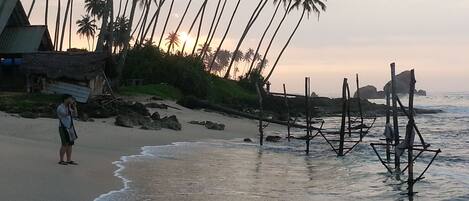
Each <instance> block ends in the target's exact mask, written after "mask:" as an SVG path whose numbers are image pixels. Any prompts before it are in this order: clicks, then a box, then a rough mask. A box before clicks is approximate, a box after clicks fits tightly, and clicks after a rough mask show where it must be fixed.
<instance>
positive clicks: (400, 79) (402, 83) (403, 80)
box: [353, 71, 427, 99]
mask: <svg viewBox="0 0 469 201" xmlns="http://www.w3.org/2000/svg"><path fill="white" fill-rule="evenodd" d="M409 83H410V71H404V72H402V73H399V74H398V75H397V76H396V92H397V93H398V94H408V93H409V90H410V85H409ZM358 90H359V92H360V98H362V99H383V98H386V93H385V91H386V90H389V91H391V81H389V82H388V83H386V85H384V87H383V90H382V91H378V89H377V88H376V87H375V86H372V85H367V86H364V87H361V88H360V89H358ZM415 95H417V96H426V95H427V92H426V91H425V90H422V89H421V90H416V91H415ZM357 96H358V95H357V92H355V94H354V95H353V97H355V98H356V97H357Z"/></svg>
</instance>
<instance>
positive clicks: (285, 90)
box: [283, 84, 290, 142]
mask: <svg viewBox="0 0 469 201" xmlns="http://www.w3.org/2000/svg"><path fill="white" fill-rule="evenodd" d="M283 97H284V98H285V107H286V108H287V132H288V133H287V140H288V141H289V142H290V107H289V106H288V98H287V88H286V87H285V84H283Z"/></svg>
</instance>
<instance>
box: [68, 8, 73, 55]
mask: <svg viewBox="0 0 469 201" xmlns="http://www.w3.org/2000/svg"><path fill="white" fill-rule="evenodd" d="M69 24H70V25H69V27H68V28H69V29H68V49H71V48H72V24H73V0H71V1H70V23H69Z"/></svg>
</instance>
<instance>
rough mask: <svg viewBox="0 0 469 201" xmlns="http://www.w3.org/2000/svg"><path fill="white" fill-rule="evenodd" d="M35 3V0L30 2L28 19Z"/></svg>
mask: <svg viewBox="0 0 469 201" xmlns="http://www.w3.org/2000/svg"><path fill="white" fill-rule="evenodd" d="M35 3H36V0H33V2H31V7H30V8H29V12H28V19H29V17H30V16H31V12H32V11H33V8H34V4H35Z"/></svg>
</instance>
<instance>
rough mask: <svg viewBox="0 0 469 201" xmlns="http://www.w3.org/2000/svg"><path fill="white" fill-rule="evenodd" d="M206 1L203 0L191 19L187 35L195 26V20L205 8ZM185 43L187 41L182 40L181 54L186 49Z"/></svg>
mask: <svg viewBox="0 0 469 201" xmlns="http://www.w3.org/2000/svg"><path fill="white" fill-rule="evenodd" d="M206 3H207V0H205V1H204V3H203V4H202V6H200V8H199V11H197V14H196V15H195V17H194V20H193V21H192V23H191V26H190V27H189V31H187V35H190V34H191V32H192V29H193V28H194V26H195V23H196V22H197V20H199V17H200V14H201V13H202V11H203V10H204V9H205V5H206ZM186 43H187V41H184V44H183V45H182V48H181V53H183V54H184V50H185V49H186ZM196 44H197V43H196Z"/></svg>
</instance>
